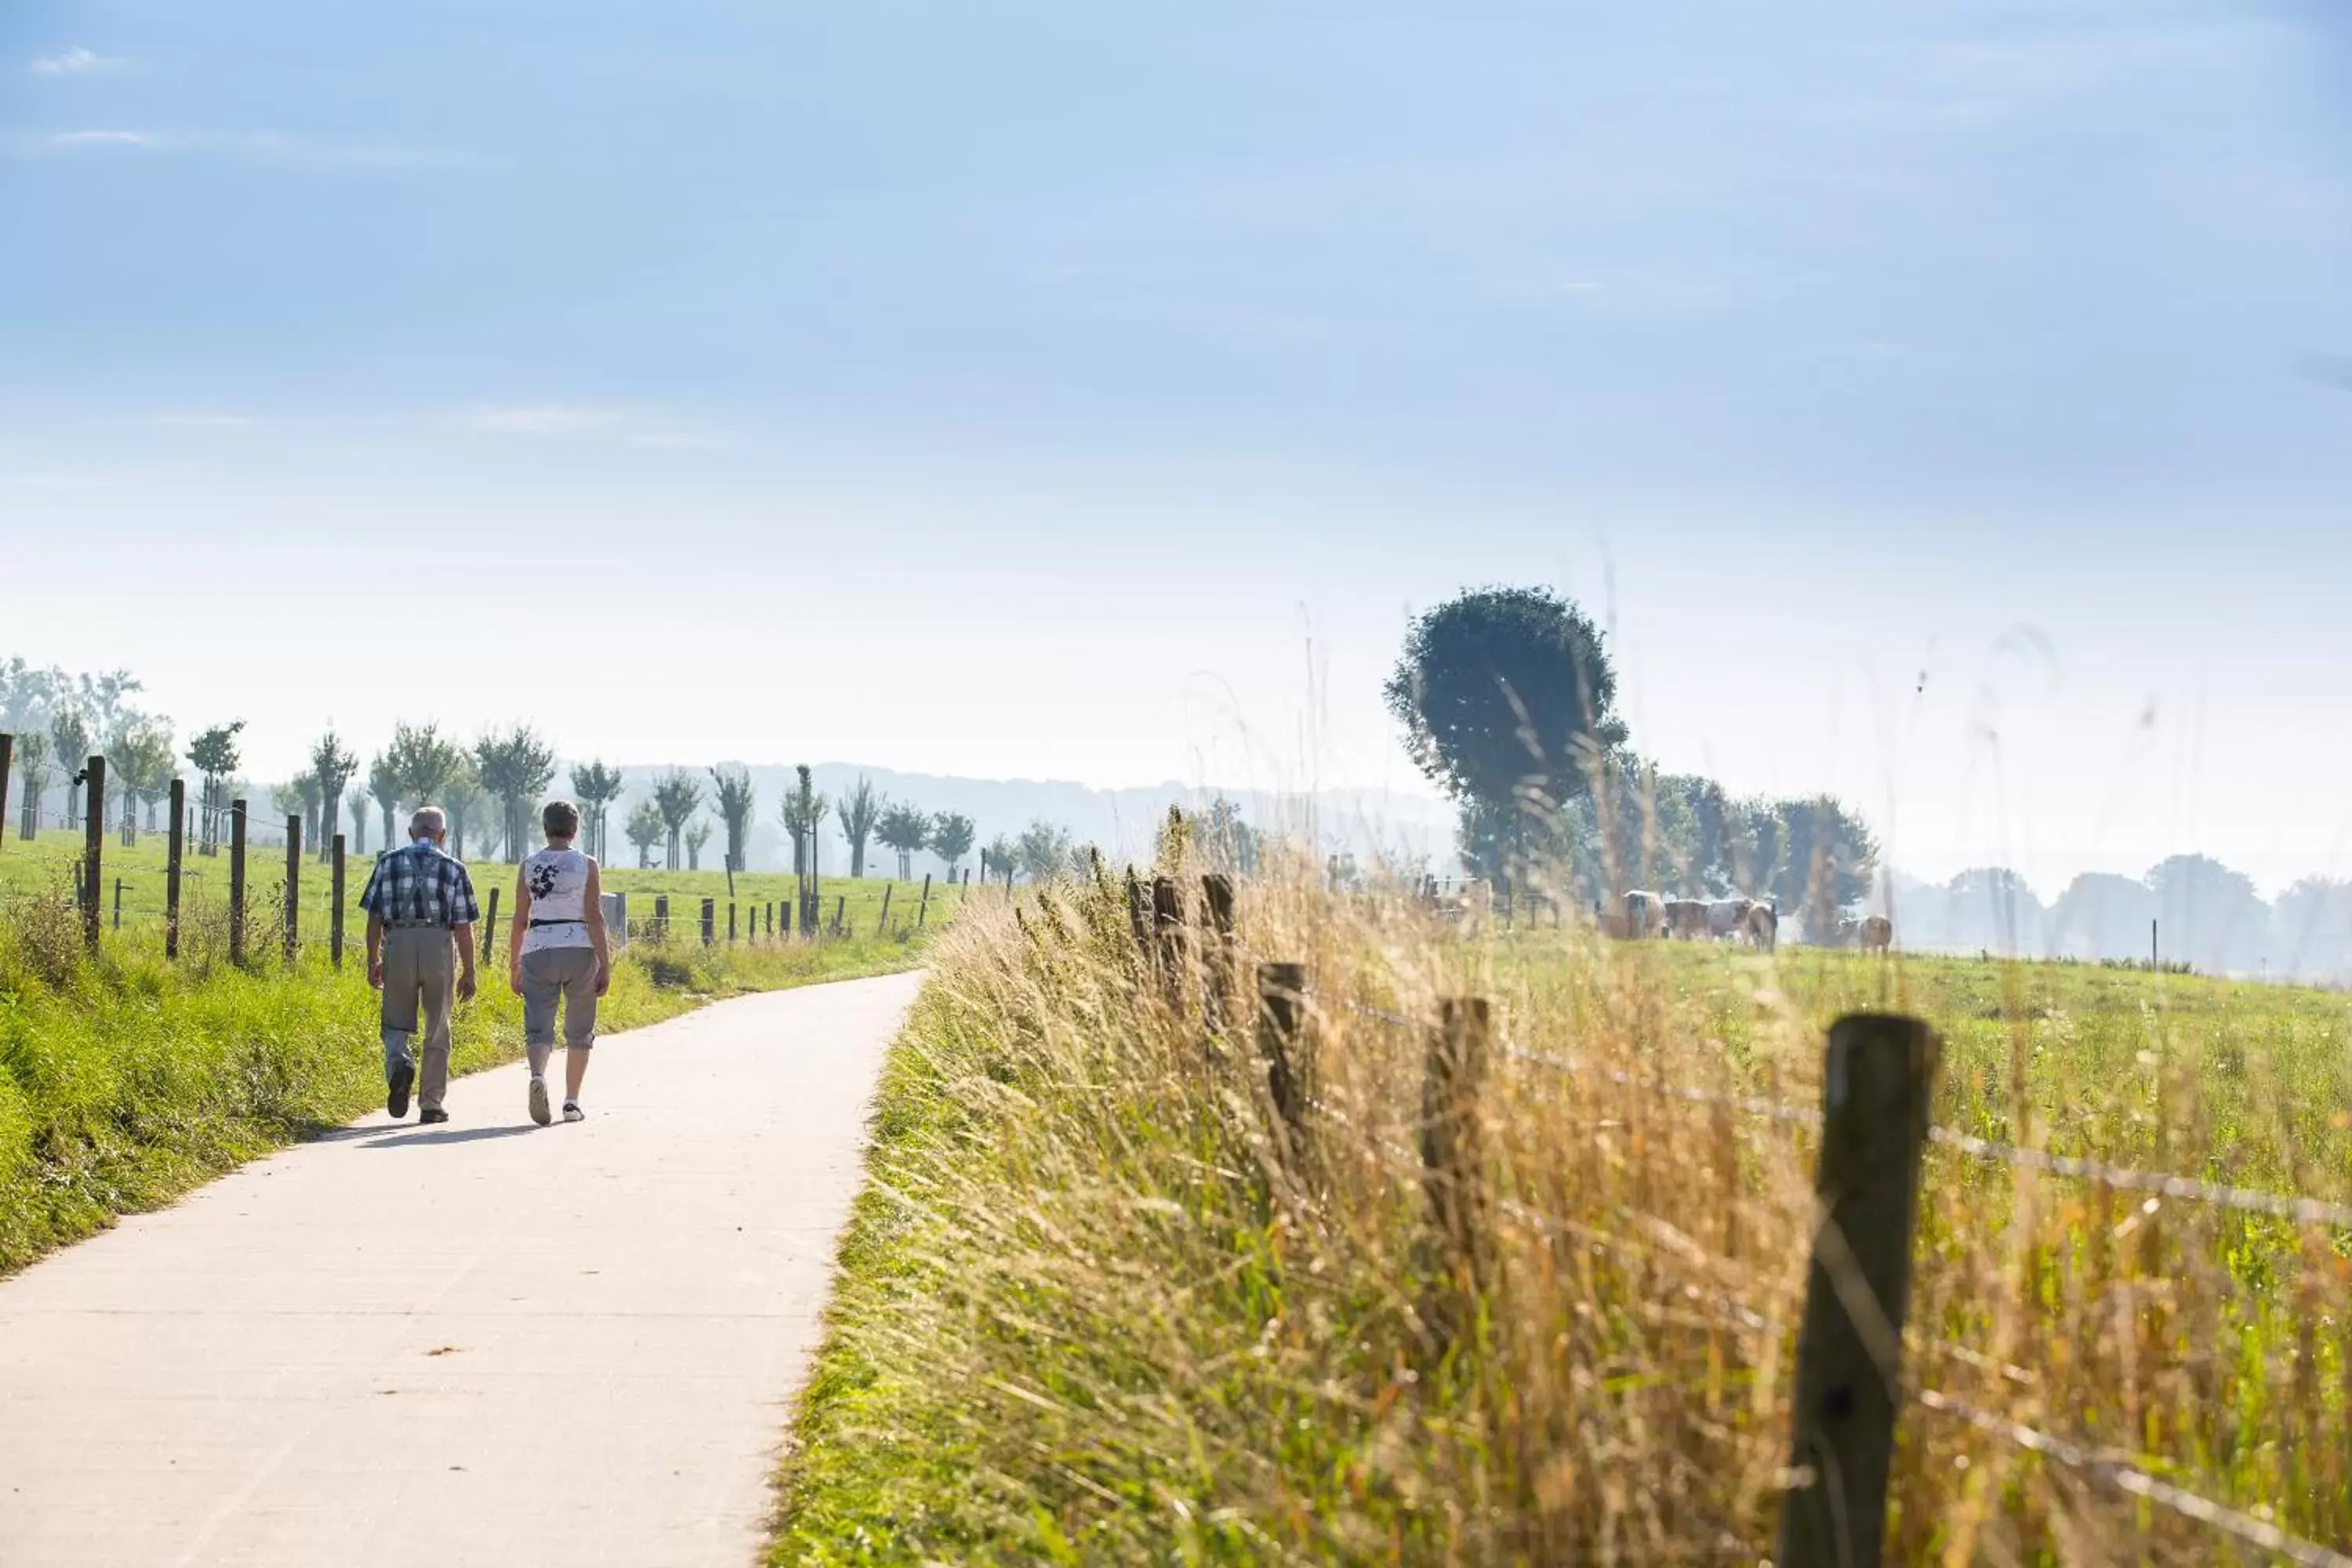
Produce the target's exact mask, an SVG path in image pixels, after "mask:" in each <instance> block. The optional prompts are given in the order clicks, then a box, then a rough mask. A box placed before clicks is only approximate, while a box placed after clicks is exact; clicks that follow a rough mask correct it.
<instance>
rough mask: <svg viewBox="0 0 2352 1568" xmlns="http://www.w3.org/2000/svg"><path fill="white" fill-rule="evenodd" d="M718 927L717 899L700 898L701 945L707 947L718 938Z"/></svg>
mask: <svg viewBox="0 0 2352 1568" xmlns="http://www.w3.org/2000/svg"><path fill="white" fill-rule="evenodd" d="M718 927H719V900H717V899H705V900H702V945H703V946H705V947H709V945H710V944H711V943H712V942H716V941H718V940H719V931H718Z"/></svg>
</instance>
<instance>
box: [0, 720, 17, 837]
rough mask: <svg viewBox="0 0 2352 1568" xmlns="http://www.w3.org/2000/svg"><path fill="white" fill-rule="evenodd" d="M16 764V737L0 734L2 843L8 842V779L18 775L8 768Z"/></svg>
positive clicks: (0, 823) (0, 821)
mask: <svg viewBox="0 0 2352 1568" xmlns="http://www.w3.org/2000/svg"><path fill="white" fill-rule="evenodd" d="M15 766H16V736H14V735H6V734H0V844H5V843H7V842H8V781H9V780H10V779H11V778H13V777H15V776H16V775H15V774H13V773H10V772H9V771H8V770H9V769H11V768H13V767H15Z"/></svg>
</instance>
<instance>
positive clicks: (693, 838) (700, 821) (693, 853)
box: [680, 816, 714, 871]
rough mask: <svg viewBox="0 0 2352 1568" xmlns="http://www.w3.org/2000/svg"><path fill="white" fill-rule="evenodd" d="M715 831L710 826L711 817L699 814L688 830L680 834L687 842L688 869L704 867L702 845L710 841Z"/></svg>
mask: <svg viewBox="0 0 2352 1568" xmlns="http://www.w3.org/2000/svg"><path fill="white" fill-rule="evenodd" d="M713 831H714V830H713V829H712V827H711V826H710V818H709V817H707V816H698V817H696V818H695V819H694V821H693V823H692V825H691V826H688V828H687V830H686V832H685V833H684V834H682V835H680V837H682V838H683V840H684V841H685V844H686V868H687V869H688V870H689V871H699V870H701V869H702V847H703V846H704V845H706V844H708V843H709V842H710V835H711V833H712V832H713Z"/></svg>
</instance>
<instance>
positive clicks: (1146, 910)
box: [1005, 866, 1151, 963]
mask: <svg viewBox="0 0 2352 1568" xmlns="http://www.w3.org/2000/svg"><path fill="white" fill-rule="evenodd" d="M1012 886H1013V884H1012V883H1010V882H1007V883H1006V884H1005V887H1006V888H1007V889H1011V887H1012ZM1127 923H1128V924H1129V925H1130V926H1132V927H1134V928H1135V956H1136V957H1137V958H1138V959H1139V960H1141V961H1142V962H1143V963H1150V962H1151V905H1150V901H1149V900H1146V899H1145V898H1144V896H1143V884H1142V883H1141V882H1139V881H1138V880H1137V879H1136V876H1135V868H1134V867H1132V866H1129V868H1127Z"/></svg>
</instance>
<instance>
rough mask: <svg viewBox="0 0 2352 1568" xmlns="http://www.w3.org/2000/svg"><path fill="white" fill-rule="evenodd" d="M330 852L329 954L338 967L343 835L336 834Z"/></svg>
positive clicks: (341, 927)
mask: <svg viewBox="0 0 2352 1568" xmlns="http://www.w3.org/2000/svg"><path fill="white" fill-rule="evenodd" d="M328 854H329V856H330V858H331V864H332V866H333V869H332V870H331V871H330V872H329V873H328V878H327V883H328V891H327V896H328V898H330V899H331V900H333V901H334V906H335V908H334V912H333V913H332V914H331V915H330V916H328V918H327V955H328V956H329V957H330V958H331V959H332V960H333V961H334V965H335V967H336V968H337V969H341V967H342V966H343V836H342V835H341V834H340V833H338V834H336V835H335V837H334V842H333V844H332V845H331V847H330V849H329V851H328Z"/></svg>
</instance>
